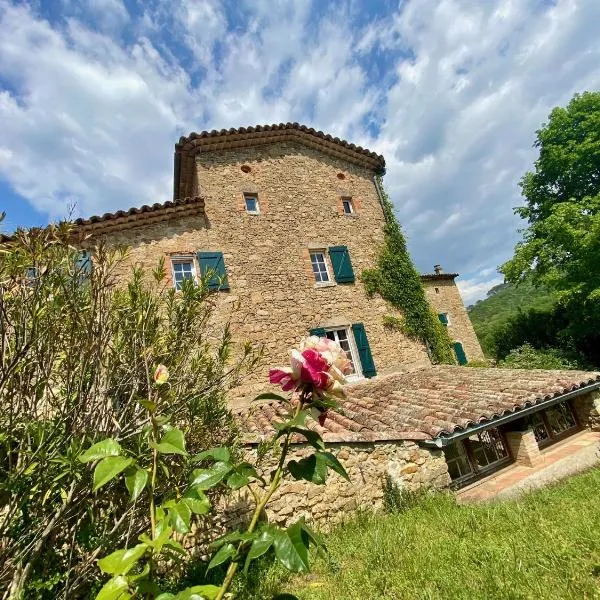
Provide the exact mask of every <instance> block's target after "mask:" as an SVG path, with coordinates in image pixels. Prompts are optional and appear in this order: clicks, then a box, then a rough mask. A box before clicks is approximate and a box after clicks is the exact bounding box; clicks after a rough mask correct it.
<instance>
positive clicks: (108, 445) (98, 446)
mask: <svg viewBox="0 0 600 600" xmlns="http://www.w3.org/2000/svg"><path fill="white" fill-rule="evenodd" d="M119 454H121V446H120V445H119V442H117V441H116V440H113V439H112V438H108V439H106V440H102V441H101V442H96V443H95V444H94V445H93V446H90V447H89V448H88V449H87V450H86V451H85V452H82V453H81V454H80V455H79V457H78V458H79V460H80V461H81V462H82V463H88V462H92V461H94V460H99V459H100V458H105V457H107V456H119Z"/></svg>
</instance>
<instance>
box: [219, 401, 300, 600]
mask: <svg viewBox="0 0 600 600" xmlns="http://www.w3.org/2000/svg"><path fill="white" fill-rule="evenodd" d="M305 398H306V396H305V394H304V392H303V394H302V396H301V397H300V401H299V402H298V406H296V411H295V413H294V419H295V418H296V417H297V416H298V414H299V413H300V411H301V410H302V406H303V403H304V400H305ZM291 437H292V432H291V431H288V432H287V433H286V434H285V438H284V440H283V446H282V448H281V456H280V457H279V463H278V465H277V470H276V471H275V474H274V475H273V479H272V480H271V485H270V486H269V489H268V490H267V492H266V494H265V495H264V496H263V497H262V499H261V500H260V501H259V502H258V503H257V504H256V508H255V509H254V513H253V514H252V519H251V521H250V525H248V529H247V530H246V533H253V532H254V529H255V528H256V524H257V523H258V519H259V518H260V515H261V513H262V511H263V510H264V508H265V506H266V505H267V503H268V502H269V500H270V499H271V496H273V494H274V493H275V492H276V491H277V488H278V487H279V484H280V483H281V478H282V477H283V467H284V463H285V459H286V456H287V453H288V450H289V447H290V438H291ZM255 498H257V496H256V495H255ZM243 544H244V542H240V544H239V545H238V549H237V552H236V554H238V553H239V551H240V550H241V547H242V545H243ZM238 566H239V562H237V561H233V562H231V563H230V565H229V568H228V569H227V573H226V574H225V579H224V580H223V584H222V585H221V587H220V588H219V593H218V594H217V597H216V598H215V600H223V598H224V597H225V594H226V593H227V590H228V589H229V587H230V586H231V582H232V581H233V578H234V577H235V574H236V572H237V570H238Z"/></svg>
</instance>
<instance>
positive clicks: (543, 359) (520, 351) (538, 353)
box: [498, 344, 580, 369]
mask: <svg viewBox="0 0 600 600" xmlns="http://www.w3.org/2000/svg"><path fill="white" fill-rule="evenodd" d="M498 366H499V367H502V368H505V369H579V368H580V365H579V364H578V363H577V362H576V361H575V360H573V359H570V358H567V357H566V356H564V355H563V354H562V353H561V352H560V350H557V349H555V348H548V349H546V350H537V349H536V348H534V347H533V346H531V345H530V344H523V345H522V346H519V347H518V348H515V349H514V350H511V351H510V352H509V354H508V356H507V357H506V358H505V359H504V360H502V361H500V363H499V364H498Z"/></svg>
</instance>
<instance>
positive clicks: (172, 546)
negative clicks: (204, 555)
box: [163, 540, 187, 555]
mask: <svg viewBox="0 0 600 600" xmlns="http://www.w3.org/2000/svg"><path fill="white" fill-rule="evenodd" d="M163 547H164V548H168V549H169V550H173V551H175V552H178V553H179V554H184V555H187V552H186V550H185V548H184V547H183V545H182V544H180V543H179V542H178V541H177V540H169V541H168V542H165V544H164V546H163Z"/></svg>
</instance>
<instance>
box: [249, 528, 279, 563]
mask: <svg viewBox="0 0 600 600" xmlns="http://www.w3.org/2000/svg"><path fill="white" fill-rule="evenodd" d="M273 540H274V537H273V532H272V531H271V530H269V529H264V530H263V531H261V533H260V535H259V536H258V538H256V539H255V540H254V541H253V542H252V546H250V550H248V554H247V555H246V563H245V564H244V573H247V572H248V567H249V566H250V563H251V562H252V561H253V560H255V559H257V558H259V557H260V556H262V555H263V554H265V553H266V552H267V551H268V550H269V548H270V547H271V546H272V545H273Z"/></svg>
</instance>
